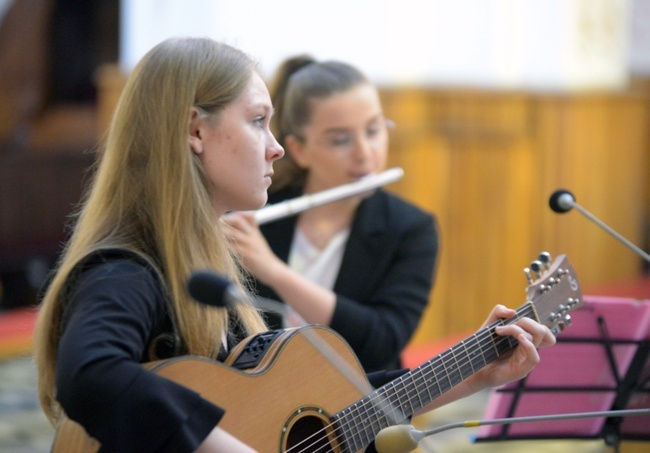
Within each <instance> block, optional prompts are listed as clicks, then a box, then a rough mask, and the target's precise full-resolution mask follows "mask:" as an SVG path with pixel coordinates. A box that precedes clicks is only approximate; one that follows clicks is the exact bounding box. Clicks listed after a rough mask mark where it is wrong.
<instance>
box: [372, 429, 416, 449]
mask: <svg viewBox="0 0 650 453" xmlns="http://www.w3.org/2000/svg"><path fill="white" fill-rule="evenodd" d="M414 431H415V428H413V426H411V425H395V426H389V427H388V428H384V429H382V430H381V431H379V433H378V434H377V437H375V448H376V449H377V451H378V452H379V453H402V452H403V453H407V452H409V451H412V450H415V449H416V448H417V447H418V441H417V440H416V439H415V438H414V437H413V432H414Z"/></svg>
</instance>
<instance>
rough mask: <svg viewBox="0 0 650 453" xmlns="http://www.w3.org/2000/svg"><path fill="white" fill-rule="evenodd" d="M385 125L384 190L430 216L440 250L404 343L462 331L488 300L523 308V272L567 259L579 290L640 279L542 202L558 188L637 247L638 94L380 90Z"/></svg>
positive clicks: (621, 254) (642, 191)
mask: <svg viewBox="0 0 650 453" xmlns="http://www.w3.org/2000/svg"><path fill="white" fill-rule="evenodd" d="M382 97H383V102H384V107H385V112H386V115H387V116H388V117H389V118H391V119H393V120H394V121H395V123H396V128H395V130H394V131H393V132H392V146H391V153H392V154H391V157H390V165H391V166H400V167H402V168H404V171H405V176H404V179H403V180H402V181H400V182H399V183H396V184H394V185H392V186H391V190H394V191H395V192H397V193H399V194H401V195H403V196H404V197H406V198H407V199H409V200H412V201H414V202H415V203H416V204H418V205H419V206H421V207H423V208H424V209H427V210H429V211H432V212H435V213H436V215H437V216H438V219H439V223H440V229H441V236H442V253H441V259H440V263H439V268H438V274H437V282H436V286H435V288H434V291H433V294H432V298H431V302H430V306H429V308H428V310H427V313H426V316H425V318H424V319H423V321H422V323H421V326H420V328H419V330H418V332H417V334H416V336H415V338H414V339H413V343H415V344H417V343H421V342H426V341H430V340H433V339H436V338H440V337H443V336H447V335H450V334H456V333H459V332H465V331H471V330H473V329H475V328H477V327H478V326H479V325H480V324H481V323H482V322H483V320H484V319H485V317H486V315H487V314H488V312H489V310H490V308H491V307H492V306H493V305H494V304H495V303H503V304H505V305H508V306H511V307H513V308H516V307H518V306H520V305H521V304H522V303H523V302H525V299H526V297H525V291H524V290H525V287H526V286H527V284H528V283H527V280H526V279H525V277H524V273H523V268H524V267H527V266H528V265H529V264H530V262H531V261H532V260H534V259H537V256H538V254H539V252H541V251H548V252H550V253H551V255H552V256H557V255H559V254H566V255H567V256H568V257H569V260H570V262H571V263H572V264H573V265H574V267H575V269H576V272H577V274H578V278H579V280H580V281H581V283H582V286H583V288H584V289H585V290H588V289H589V287H590V286H594V285H596V284H601V283H609V282H617V281H624V280H628V279H632V278H635V277H637V276H639V275H640V274H641V272H642V267H643V266H642V260H641V259H640V258H638V257H637V255H635V254H634V253H633V252H632V251H631V250H629V249H628V248H626V247H625V246H623V245H622V244H621V243H619V242H618V241H617V240H615V239H614V238H613V237H611V236H610V235H609V234H607V233H606V232H604V231H603V230H602V229H600V228H599V227H598V226H596V225H594V224H593V223H591V222H590V221H589V220H587V219H586V218H585V217H584V216H582V214H580V213H579V212H578V211H577V210H575V209H574V210H572V211H569V212H567V213H565V214H557V213H555V212H553V211H552V210H551V209H550V208H549V206H548V199H549V196H550V195H551V194H552V193H553V192H554V191H555V190H556V189H559V188H566V189H568V190H570V191H571V192H572V193H573V194H574V196H575V198H576V201H577V202H578V203H579V204H580V205H581V206H583V207H584V208H586V209H587V210H589V211H590V212H592V213H593V214H594V215H596V216H597V217H598V218H600V219H601V220H602V221H604V222H605V223H607V224H608V225H609V226H610V227H612V228H614V229H615V230H616V231H618V232H619V233H621V234H622V235H624V236H625V237H627V238H628V239H629V240H631V241H632V242H633V243H635V244H638V245H640V246H642V245H644V244H645V242H646V241H647V234H648V226H647V222H648V220H647V218H648V211H649V203H648V192H649V191H648V187H649V180H648V173H649V172H648V144H649V143H648V140H649V135H648V124H649V120H650V117H649V116H648V115H649V113H650V112H649V110H648V108H649V106H650V104H649V103H648V96H646V95H645V94H644V92H643V91H636V92H628V93H616V94H614V93H609V94H605V93H600V94H598V93H585V94H574V95H564V94H535V93H514V92H493V91H491V92H486V91H476V90H473V91H472V90H426V89H394V90H393V89H391V90H382Z"/></svg>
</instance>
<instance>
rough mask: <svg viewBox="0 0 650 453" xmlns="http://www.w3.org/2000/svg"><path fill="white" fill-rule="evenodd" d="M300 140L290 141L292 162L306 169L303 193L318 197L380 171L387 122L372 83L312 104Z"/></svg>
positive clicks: (386, 146) (383, 157) (384, 160)
mask: <svg viewBox="0 0 650 453" xmlns="http://www.w3.org/2000/svg"><path fill="white" fill-rule="evenodd" d="M311 105H312V107H313V109H312V115H311V121H310V123H309V124H308V125H307V126H306V127H305V128H304V129H303V134H302V135H303V136H302V137H301V138H302V140H288V141H287V148H288V150H289V151H290V152H291V153H292V156H293V158H294V159H295V160H296V162H297V163H298V164H299V165H300V166H302V167H303V168H306V169H307V170H308V177H307V186H306V188H305V189H306V192H317V191H320V190H324V189H328V188H331V187H335V186H339V185H341V184H346V183H349V182H352V181H355V180H357V179H359V178H361V177H364V176H367V175H369V174H372V173H378V172H381V171H383V170H384V168H385V166H386V158H387V153H388V131H387V124H388V123H387V120H386V118H384V115H383V112H382V108H381V102H380V100H379V94H378V93H377V90H376V88H374V87H373V86H372V85H370V84H363V85H358V86H356V87H354V88H352V89H350V90H348V91H345V92H343V93H338V94H335V95H333V96H330V97H329V98H326V99H322V100H314V101H312V104H311Z"/></svg>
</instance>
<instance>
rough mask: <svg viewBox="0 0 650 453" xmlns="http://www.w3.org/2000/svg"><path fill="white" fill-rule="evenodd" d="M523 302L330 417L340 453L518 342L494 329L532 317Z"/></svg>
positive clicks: (398, 420)
mask: <svg viewBox="0 0 650 453" xmlns="http://www.w3.org/2000/svg"><path fill="white" fill-rule="evenodd" d="M534 315H535V313H534V309H533V307H532V306H531V305H530V304H525V305H523V306H522V307H520V308H519V309H518V310H517V315H516V316H514V317H513V318H509V319H507V320H504V321H498V322H495V323H493V324H491V325H489V326H487V327H485V328H483V329H481V330H480V331H478V332H476V333H475V334H474V335H471V336H470V337H468V338H466V339H465V340H463V341H461V342H460V343H458V344H457V345H455V346H453V347H451V348H449V349H447V350H446V351H445V352H443V353H441V354H440V355H438V356H436V357H434V358H432V359H430V360H428V361H427V362H425V363H423V364H422V365H420V366H419V367H417V368H414V369H413V370H411V371H409V372H408V373H405V374H404V375H402V376H401V377H399V378H397V379H395V380H394V381H391V382H390V383H388V384H386V385H384V386H383V387H380V388H378V389H377V390H375V391H374V392H372V393H370V394H369V395H367V396H366V397H364V398H362V399H361V400H359V401H357V402H356V403H354V404H352V405H351V406H348V407H347V408H345V409H344V410H342V411H341V412H339V413H337V414H335V415H333V416H332V420H333V422H334V424H335V426H336V430H337V432H338V433H339V435H338V436H337V437H338V439H337V440H338V441H339V442H340V443H341V444H342V447H344V448H343V451H350V452H354V451H357V450H359V449H361V448H363V447H365V446H366V445H368V444H370V443H371V442H372V441H373V440H374V439H375V437H376V435H377V434H378V433H379V431H381V430H382V429H384V428H386V427H388V426H393V425H396V424H399V423H404V422H406V421H407V419H408V417H410V416H411V415H413V414H414V413H415V412H417V411H418V410H419V409H421V408H423V407H424V406H426V405H427V404H429V403H430V402H431V401H433V400H434V399H436V398H437V397H439V396H440V395H442V394H443V393H445V392H447V391H448V390H450V389H451V388H452V387H454V386H456V385H457V384H459V383H460V382H462V381H464V380H465V379H467V378H468V377H470V376H471V375H472V374H474V373H476V372H477V371H478V370H480V369H481V368H483V367H485V366H486V365H487V364H488V363H490V362H492V361H494V360H496V359H498V358H499V357H501V356H502V355H504V354H506V353H508V352H509V351H511V350H512V349H513V348H515V347H516V346H517V344H518V342H517V340H516V339H515V338H514V337H503V336H499V335H496V334H495V333H494V328H495V327H497V326H499V325H505V324H510V323H513V322H516V321H517V320H519V319H520V318H522V317H529V318H533V319H535V316H534Z"/></svg>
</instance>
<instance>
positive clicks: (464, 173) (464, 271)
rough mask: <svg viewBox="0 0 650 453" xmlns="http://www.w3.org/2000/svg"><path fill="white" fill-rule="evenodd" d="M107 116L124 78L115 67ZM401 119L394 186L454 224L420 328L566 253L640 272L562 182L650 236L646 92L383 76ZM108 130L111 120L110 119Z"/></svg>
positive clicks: (588, 279)
mask: <svg viewBox="0 0 650 453" xmlns="http://www.w3.org/2000/svg"><path fill="white" fill-rule="evenodd" d="M98 82H99V84H100V90H99V93H100V98H99V99H100V112H99V117H100V119H101V126H100V129H103V128H104V127H105V125H106V123H107V121H108V120H109V116H110V113H111V111H112V108H113V106H114V105H115V102H116V99H117V96H119V92H120V90H121V87H122V83H123V76H122V75H121V74H120V73H119V71H117V70H116V69H115V68H111V67H107V68H105V69H104V70H103V71H102V72H101V73H100V77H99V78H98ZM381 96H382V101H383V103H384V110H385V113H386V115H387V116H388V117H389V118H391V119H392V120H393V121H394V122H395V124H396V127H395V129H394V130H392V131H391V151H390V157H389V166H399V167H402V168H403V169H404V171H405V175H404V178H403V179H402V180H401V181H400V182H397V183H394V184H392V185H390V186H388V187H387V188H388V189H390V190H392V191H394V192H396V193H398V194H400V195H402V196H403V197H404V198H406V199H408V200H411V201H413V202H414V203H416V204H417V205H419V206H420V207H422V208H424V209H426V210H428V211H431V212H434V213H435V214H436V216H437V218H438V222H439V227H440V233H441V244H442V247H441V254H440V261H439V265H438V269H437V276H436V285H435V288H434V291H433V293H432V297H431V301H430V304H429V307H428V309H427V312H426V314H425V317H424V319H423V320H422V323H421V325H420V328H419V329H418V332H417V333H416V336H415V337H414V339H413V343H414V344H417V343H423V342H427V341H431V340H435V339H438V338H441V337H445V336H448V335H455V334H459V333H465V332H470V331H472V330H474V329H476V328H478V327H479V326H480V325H481V323H482V322H483V321H484V319H485V318H486V316H487V314H488V313H489V310H490V309H491V308H492V306H494V305H495V304H496V303H503V304H505V305H508V306H510V307H513V308H517V307H519V306H520V305H521V304H523V303H524V302H525V301H526V293H525V288H526V286H527V285H528V282H527V280H526V278H525V276H524V273H523V268H524V267H527V266H529V264H530V262H531V261H533V260H535V259H537V257H538V254H539V253H540V252H542V251H548V252H550V253H551V254H552V256H557V255H559V254H566V255H567V256H568V258H569V260H570V262H571V263H572V264H573V265H574V267H575V269H576V272H577V274H578V278H579V280H580V282H581V283H582V285H583V287H587V288H588V287H589V285H593V284H597V283H602V282H612V281H618V280H626V279H630V278H634V277H636V276H638V275H639V274H640V272H641V260H640V259H639V258H637V256H636V255H635V254H634V253H633V252H631V251H630V250H629V249H627V248H626V247H625V246H623V245H622V244H620V243H619V242H618V241H616V240H615V239H614V238H612V237H611V236H609V235H608V234H607V233H605V232H604V231H602V230H601V229H600V228H599V227H598V226H596V225H594V224H592V223H590V222H589V221H588V220H587V219H586V218H584V217H583V216H582V215H581V214H580V213H579V212H577V211H575V210H573V211H570V212H568V213H565V214H556V213H554V212H553V211H551V210H550V208H549V207H548V198H549V196H550V194H551V193H552V192H553V191H554V190H556V189H558V188H567V189H569V190H571V191H572V192H573V194H574V195H575V197H576V200H577V201H578V203H580V204H581V205H582V206H583V207H585V208H587V209H588V210H589V211H591V212H592V213H594V214H595V215H596V216H597V217H599V218H600V219H601V220H603V221H605V222H606V223H607V224H609V225H610V226H611V227H612V228H614V229H615V230H617V231H618V232H619V233H621V234H623V235H624V236H626V237H627V238H628V239H630V240H631V241H632V242H634V243H635V244H641V243H642V241H643V240H644V239H645V238H646V233H647V231H644V229H646V230H647V229H648V226H647V223H646V222H647V219H648V214H649V213H648V211H649V207H650V206H649V203H648V199H649V198H648V194H650V190H649V189H650V179H649V174H648V173H649V172H648V158H649V157H648V156H649V146H650V128H649V127H648V126H649V125H650V100H649V98H648V96H645V95H643V94H631V93H621V94H581V95H560V94H557V95H556V94H535V93H513V92H494V91H477V90H467V91H466V90H440V89H423V88H417V89H415V88H396V89H381ZM100 132H101V131H100Z"/></svg>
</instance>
